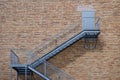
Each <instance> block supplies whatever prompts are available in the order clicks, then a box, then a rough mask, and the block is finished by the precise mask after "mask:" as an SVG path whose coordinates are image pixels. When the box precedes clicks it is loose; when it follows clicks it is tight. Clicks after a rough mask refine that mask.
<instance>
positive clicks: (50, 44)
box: [27, 20, 81, 64]
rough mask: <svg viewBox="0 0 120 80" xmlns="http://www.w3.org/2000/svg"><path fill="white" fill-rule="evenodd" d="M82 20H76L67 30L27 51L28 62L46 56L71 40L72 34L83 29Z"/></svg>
mask: <svg viewBox="0 0 120 80" xmlns="http://www.w3.org/2000/svg"><path fill="white" fill-rule="evenodd" d="M80 22H81V21H80V20H78V21H76V22H75V23H74V24H71V25H69V26H68V27H67V28H66V29H65V30H63V31H61V32H59V33H58V34H57V35H55V36H53V37H51V39H49V41H47V42H46V43H45V42H43V43H42V44H40V45H38V46H37V47H35V48H34V49H33V50H31V51H30V52H28V53H27V56H29V59H28V63H29V64H31V63H33V62H34V61H35V60H37V59H38V58H40V57H42V56H44V55H45V54H46V53H48V52H50V51H51V50H53V49H54V48H56V47H57V46H59V45H60V44H62V43H63V42H65V41H67V40H69V39H70V38H71V37H72V36H74V35H76V34H78V33H79V32H80V31H81V27H80V26H81V24H80Z"/></svg>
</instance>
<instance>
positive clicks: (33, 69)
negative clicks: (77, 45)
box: [10, 17, 100, 80]
mask: <svg viewBox="0 0 120 80" xmlns="http://www.w3.org/2000/svg"><path fill="white" fill-rule="evenodd" d="M87 18H88V19H89V20H90V18H91V19H92V22H91V21H90V23H89V22H88V21H87V23H89V24H88V25H86V22H84V21H83V22H82V27H83V26H84V29H83V30H82V31H81V32H80V31H79V30H77V29H78V28H79V27H80V21H77V22H76V23H74V24H72V25H70V26H69V28H67V29H66V30H65V31H63V32H61V33H58V34H57V35H56V36H55V37H52V38H51V40H50V41H48V42H46V44H44V45H43V44H41V45H39V46H37V47H36V48H34V49H33V50H31V51H26V52H25V53H26V54H27V60H26V63H21V62H20V60H19V57H18V56H17V55H16V54H17V53H16V52H15V50H13V49H11V64H10V68H11V80H12V79H13V78H12V69H14V70H16V72H17V74H16V79H17V80H18V78H19V76H20V75H23V76H24V78H23V79H25V80H34V79H33V78H32V77H33V75H36V74H37V75H38V76H39V77H40V78H39V80H75V79H74V78H72V77H70V76H69V75H67V74H66V73H64V72H63V71H61V70H60V69H58V68H56V67H55V66H53V65H52V64H50V63H48V62H47V60H48V59H50V58H52V57H53V56H55V55H57V54H59V53H60V52H61V51H62V50H64V49H65V48H67V47H68V46H70V45H71V44H74V42H76V41H78V40H80V39H83V38H91V37H93V38H97V37H98V35H99V34H100V18H97V19H96V21H93V20H94V19H95V17H85V19H87ZM83 20H84V19H83ZM91 25H92V27H91V28H90V29H86V26H91ZM75 29H76V30H77V31H75ZM71 31H75V32H74V33H71ZM64 35H65V36H64ZM67 35H68V37H67V38H66V36H67ZM63 37H64V38H66V39H65V40H62V39H63ZM61 40H62V41H61ZM55 42H57V43H56V44H55V45H53V44H54V43H55ZM41 46H42V47H41ZM20 51H21V50H20ZM68 55H69V54H68ZM28 77H29V78H28ZM37 80H38V79H37Z"/></svg>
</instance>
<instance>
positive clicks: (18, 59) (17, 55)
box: [10, 49, 28, 64]
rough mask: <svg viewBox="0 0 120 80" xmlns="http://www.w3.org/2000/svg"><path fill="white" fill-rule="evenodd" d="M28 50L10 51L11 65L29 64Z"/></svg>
mask: <svg viewBox="0 0 120 80" xmlns="http://www.w3.org/2000/svg"><path fill="white" fill-rule="evenodd" d="M27 53H28V50H24V49H11V50H10V61H11V62H10V64H28V62H27V61H28V56H27V55H26V54H27Z"/></svg>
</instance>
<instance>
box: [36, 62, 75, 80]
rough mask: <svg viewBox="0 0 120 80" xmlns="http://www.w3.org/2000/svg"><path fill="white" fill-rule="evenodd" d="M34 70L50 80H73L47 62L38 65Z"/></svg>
mask: <svg viewBox="0 0 120 80" xmlns="http://www.w3.org/2000/svg"><path fill="white" fill-rule="evenodd" d="M36 70H37V71H39V72H41V73H42V74H44V75H46V76H47V77H49V78H50V80H75V79H74V78H73V77H71V76H70V75H69V74H66V73H65V72H64V71H62V70H60V69H59V68H57V67H56V66H54V65H53V64H51V63H50V62H47V61H45V62H43V63H42V64H40V65H39V66H38V67H37V68H36Z"/></svg>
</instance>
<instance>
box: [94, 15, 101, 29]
mask: <svg viewBox="0 0 120 80" xmlns="http://www.w3.org/2000/svg"><path fill="white" fill-rule="evenodd" d="M100 26H101V18H100V17H96V18H95V28H96V29H97V30H100Z"/></svg>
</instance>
